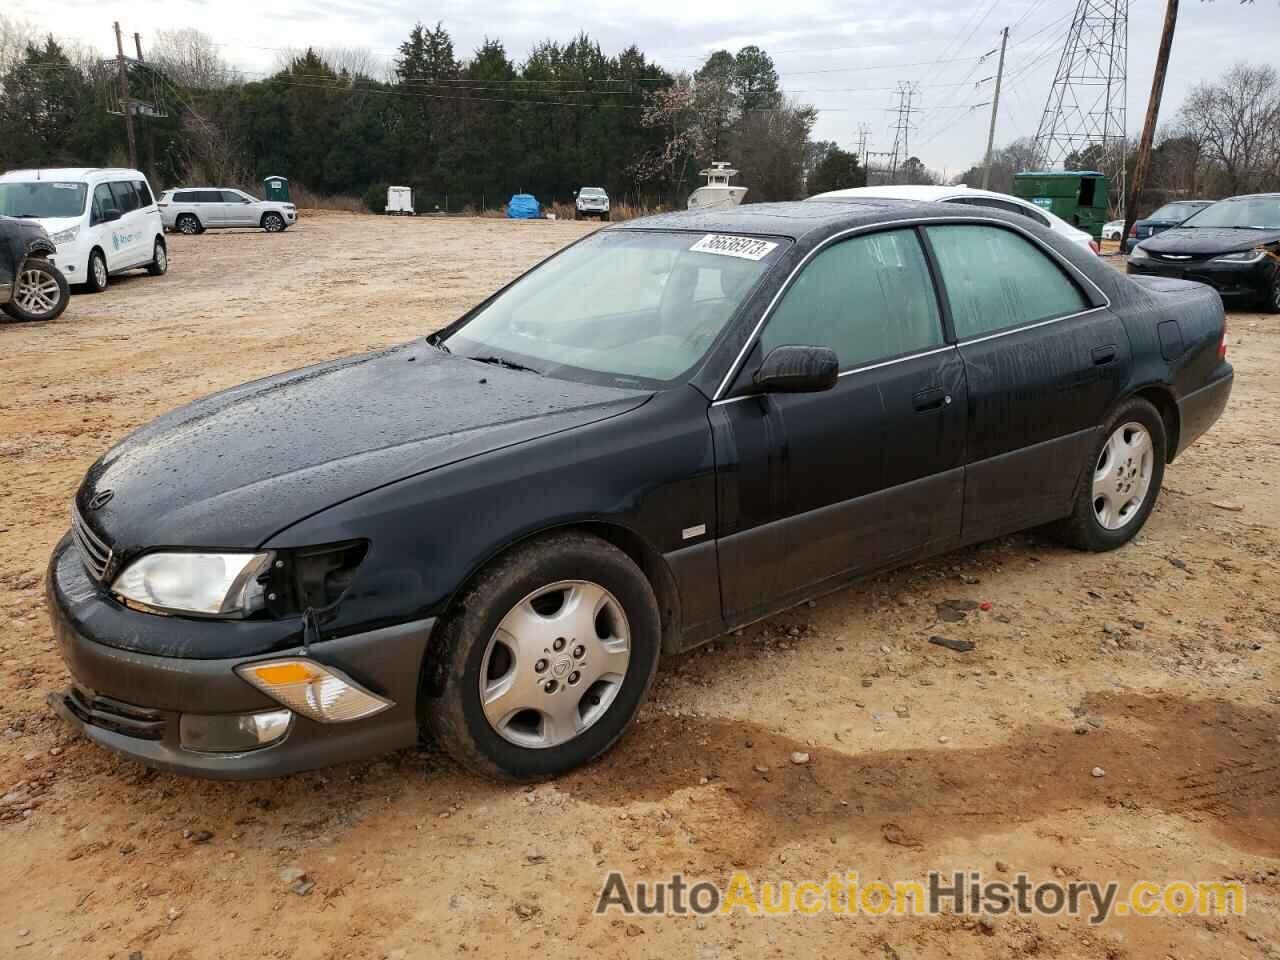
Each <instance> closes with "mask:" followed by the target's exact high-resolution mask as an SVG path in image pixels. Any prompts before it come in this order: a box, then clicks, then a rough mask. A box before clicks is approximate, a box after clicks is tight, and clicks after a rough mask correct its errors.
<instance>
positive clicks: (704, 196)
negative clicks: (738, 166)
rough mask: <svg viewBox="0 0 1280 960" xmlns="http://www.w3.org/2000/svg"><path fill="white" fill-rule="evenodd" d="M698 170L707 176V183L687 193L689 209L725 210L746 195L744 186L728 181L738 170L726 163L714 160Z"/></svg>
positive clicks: (738, 202) (734, 205) (736, 203)
mask: <svg viewBox="0 0 1280 960" xmlns="http://www.w3.org/2000/svg"><path fill="white" fill-rule="evenodd" d="M698 172H699V173H700V174H701V175H702V176H704V177H706V178H707V183H706V185H705V186H702V187H699V188H698V189H697V190H695V191H693V193H691V194H689V209H690V210H727V209H728V208H730V207H736V206H737V205H738V204H740V203H741V202H742V198H743V197H745V196H746V195H747V188H746V187H739V186H736V185H735V184H731V183H730V182H729V180H730V179H732V178H733V177H736V176H737V175H738V171H737V170H734V169H732V168H731V167H730V166H729V164H727V163H721V162H714V163H712V164H711V166H710V167H708V168H707V169H706V170H700V171H698Z"/></svg>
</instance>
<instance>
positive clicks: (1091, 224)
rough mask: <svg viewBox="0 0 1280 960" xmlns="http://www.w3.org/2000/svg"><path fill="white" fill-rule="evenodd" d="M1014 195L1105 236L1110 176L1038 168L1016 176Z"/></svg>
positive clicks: (1095, 236) (1072, 223)
mask: <svg viewBox="0 0 1280 960" xmlns="http://www.w3.org/2000/svg"><path fill="white" fill-rule="evenodd" d="M1013 195H1014V196H1015V197H1021V198H1022V199H1023V200H1028V201H1030V202H1031V203H1034V204H1035V205H1036V206H1038V207H1044V209H1046V210H1050V211H1052V212H1053V213H1056V214H1057V215H1058V216H1059V217H1061V218H1062V219H1063V220H1065V221H1067V223H1069V224H1071V225H1072V226H1074V227H1079V228H1080V229H1081V230H1084V231H1085V232H1086V233H1089V234H1090V235H1092V236H1093V238H1094V239H1095V240H1101V239H1102V225H1103V224H1104V223H1106V222H1107V211H1108V204H1109V202H1110V196H1111V178H1110V177H1108V176H1107V175H1106V174H1103V173H1098V171H1096V170H1038V171H1034V172H1031V171H1029V172H1027V173H1016V174H1014V176H1013Z"/></svg>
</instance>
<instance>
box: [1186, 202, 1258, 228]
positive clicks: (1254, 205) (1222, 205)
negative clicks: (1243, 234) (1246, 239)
mask: <svg viewBox="0 0 1280 960" xmlns="http://www.w3.org/2000/svg"><path fill="white" fill-rule="evenodd" d="M1182 225H1183V226H1184V227H1235V228H1237V229H1241V230H1280V196H1273V197H1241V198H1240V199H1238V200H1219V201H1218V202H1217V203H1215V204H1213V206H1210V207H1205V208H1204V209H1203V210H1201V211H1200V212H1199V213H1197V214H1196V215H1195V216H1193V217H1192V218H1191V219H1189V220H1186V221H1184V222H1183V224H1182Z"/></svg>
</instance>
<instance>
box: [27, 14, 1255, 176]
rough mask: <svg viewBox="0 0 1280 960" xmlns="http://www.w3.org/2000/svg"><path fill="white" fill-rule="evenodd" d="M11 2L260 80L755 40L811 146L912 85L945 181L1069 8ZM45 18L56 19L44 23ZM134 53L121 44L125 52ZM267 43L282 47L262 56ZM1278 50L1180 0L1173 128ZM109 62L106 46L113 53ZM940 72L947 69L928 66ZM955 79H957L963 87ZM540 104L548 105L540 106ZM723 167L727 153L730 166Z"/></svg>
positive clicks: (62, 27) (1140, 25)
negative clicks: (420, 24)
mask: <svg viewBox="0 0 1280 960" xmlns="http://www.w3.org/2000/svg"><path fill="white" fill-rule="evenodd" d="M13 3H14V0H9V3H8V4H6V6H7V7H8V10H7V12H8V13H9V15H11V16H16V17H17V18H18V19H25V20H28V21H30V22H32V23H35V24H37V25H40V26H43V25H46V24H47V25H48V29H49V30H51V31H52V32H54V33H55V34H58V35H61V36H70V37H74V38H75V39H77V40H79V41H81V42H83V43H86V44H90V45H93V46H96V47H98V48H100V49H102V50H103V51H106V50H108V49H109V48H113V46H114V39H113V34H112V29H111V24H112V20H113V19H114V18H115V17H120V18H121V24H122V26H123V28H124V30H125V35H126V38H128V37H130V36H131V35H132V33H133V32H134V31H139V32H141V34H142V39H143V43H144V52H145V44H146V43H147V39H148V37H150V36H153V35H154V34H155V32H156V31H158V30H172V29H178V28H181V27H195V28H197V29H199V30H202V31H204V32H206V33H207V34H209V35H210V36H211V37H212V38H213V39H214V40H215V41H216V42H217V43H218V44H220V45H221V50H222V52H223V54H224V55H225V57H226V58H227V60H228V61H229V62H230V63H231V64H232V65H233V66H236V67H238V68H240V69H242V70H245V71H248V72H261V71H266V70H269V69H270V68H271V67H272V66H273V64H274V63H275V62H276V60H277V57H278V56H279V54H278V52H277V49H281V48H288V47H305V46H307V45H313V46H318V47H328V46H343V47H365V48H368V49H369V50H370V51H372V52H373V53H374V54H376V55H377V56H378V61H379V62H380V63H388V62H389V61H390V58H391V57H392V56H394V54H395V50H396V46H397V45H398V44H399V43H400V42H401V41H402V40H403V39H404V38H405V36H406V35H407V34H408V32H409V30H410V29H411V27H412V26H413V24H414V22H415V21H416V20H419V19H422V20H424V21H427V22H428V23H433V22H434V21H436V20H442V21H443V22H444V24H445V26H446V27H447V28H448V29H449V31H450V33H451V34H452V35H453V38H454V44H455V49H456V51H457V53H458V54H459V56H463V57H465V56H468V55H469V54H470V52H471V51H472V50H474V49H475V47H476V46H478V45H479V44H480V42H481V41H482V40H483V38H484V37H485V36H486V35H487V36H489V37H494V38H497V39H500V40H502V41H503V43H504V44H505V45H506V48H507V52H508V54H509V55H510V56H511V57H512V58H513V59H517V60H518V59H521V58H522V57H523V56H524V55H525V54H526V53H527V52H528V51H529V49H530V47H531V46H532V45H533V44H534V43H536V42H537V41H539V40H543V39H547V38H551V39H556V40H567V39H569V38H570V37H571V36H572V35H573V34H575V33H576V32H577V31H579V30H585V31H587V32H588V33H589V34H591V36H592V37H594V38H596V39H597V40H598V41H599V42H600V44H601V45H602V46H603V47H604V49H605V52H606V53H610V54H612V53H616V52H617V51H619V50H621V49H622V48H624V47H626V46H627V45H629V44H631V43H635V44H637V45H638V46H639V47H640V48H641V49H642V50H643V51H645V53H646V54H648V55H649V56H650V58H651V59H654V60H656V61H657V62H659V63H660V64H662V65H663V66H664V67H666V68H667V69H669V70H673V71H674V70H681V69H693V68H695V67H697V65H698V64H699V62H700V60H701V59H702V57H704V56H705V55H706V53H707V52H709V51H711V50H715V49H718V48H721V47H724V48H728V49H730V50H736V49H737V48H738V47H740V46H743V45H745V44H749V43H754V44H758V45H760V46H762V47H764V48H765V49H766V50H767V51H769V53H770V54H771V55H772V56H773V58H774V61H775V63H776V64H777V67H778V71H779V73H780V74H781V75H782V83H783V87H784V88H785V89H786V90H787V91H788V92H790V93H792V94H794V96H795V98H796V99H798V100H801V101H803V102H807V103H811V104H813V105H815V106H817V107H818V108H819V109H820V111H821V113H820V114H819V118H818V123H817V126H816V128H815V130H814V136H815V137H816V138H820V139H825V140H836V141H838V142H840V144H841V145H842V146H845V147H846V148H853V147H856V146H857V130H858V124H859V123H866V124H869V125H870V127H871V132H870V144H869V149H870V150H888V149H890V148H891V147H892V142H893V132H892V128H891V123H892V120H893V118H894V114H893V113H892V112H891V110H890V108H891V106H892V105H893V103H894V102H895V98H894V93H893V88H894V87H895V86H896V84H897V83H898V82H899V81H915V82H918V83H919V84H920V95H919V98H918V100H917V101H916V102H917V104H918V105H919V106H920V108H921V111H920V112H919V113H917V114H915V116H914V117H913V121H914V123H915V124H916V125H917V129H916V130H914V131H913V132H912V134H911V152H912V153H915V154H918V155H919V156H920V157H921V158H922V159H923V160H924V161H925V163H926V164H927V165H928V166H929V167H931V168H933V169H936V170H939V171H948V172H949V173H951V174H955V173H956V172H958V171H960V170H962V169H964V168H965V167H967V166H968V165H969V164H971V163H973V162H975V161H977V160H978V159H980V157H981V156H982V152H983V149H984V147H985V144H986V134H987V124H988V122H989V118H990V114H989V111H990V107H989V106H979V107H974V108H973V109H970V107H971V106H972V105H974V104H980V103H982V102H983V101H990V99H991V92H992V86H993V84H992V83H991V82H990V81H987V82H985V83H982V84H980V85H979V86H978V87H976V88H975V87H973V86H972V84H973V82H974V81H980V80H982V79H983V78H986V77H990V76H992V75H994V73H995V70H996V57H995V56H994V55H991V56H990V57H988V59H986V60H985V61H982V62H979V61H978V59H977V58H978V57H980V56H982V55H983V54H986V53H988V52H989V51H992V50H994V49H995V48H997V47H998V46H999V33H1000V28H1001V27H1003V26H1010V27H1013V28H1014V29H1013V30H1012V32H1011V33H1010V41H1009V52H1008V58H1007V61H1006V73H1005V75H1006V78H1007V80H1006V84H1005V88H1004V92H1003V94H1002V97H1001V104H1000V116H999V118H998V122H997V127H996V143H997V144H1000V143H1004V142H1007V141H1009V140H1012V139H1014V138H1016V137H1019V136H1031V135H1033V134H1034V133H1035V131H1036V126H1037V124H1038V122H1039V119H1040V114H1041V111H1042V110H1043V108H1044V102H1045V98H1046V96H1047V94H1048V91H1049V85H1050V83H1051V82H1052V79H1053V73H1054V69H1055V67H1056V66H1057V61H1058V55H1059V54H1060V52H1061V49H1062V44H1063V37H1064V35H1065V31H1066V28H1067V26H1068V24H1069V23H1070V19H1071V12H1072V10H1073V9H1074V7H1075V3H1074V0H978V2H975V3H955V2H947V0H912V2H909V3H904V2H890V0H839V2H837V0H788V2H783V3H780V2H777V0H738V2H736V3H715V2H704V3H689V2H687V0H648V2H646V3H643V4H640V3H636V2H635V0H595V2H593V3H590V4H586V3H581V2H569V0H532V2H530V0H519V2H517V0H483V2H474V3H464V2H459V0H446V2H443V3H437V4H434V5H430V6H427V5H423V4H415V3H409V2H407V0H272V2H270V3H254V2H249V0H163V2H159V0H135V2H117V3H115V4H111V5H109V6H108V5H105V4H102V3H101V2H99V0H62V2H59V3H57V4H55V5H54V6H53V7H50V5H49V4H48V3H47V2H45V0H16V8H15V7H13V6H12V4H13ZM51 10H56V11H57V16H56V17H50V16H49V12H50V11H51ZM1163 15H1164V3H1163V0H1133V3H1132V6H1131V9H1130V20H1129V95H1128V105H1129V131H1130V135H1136V134H1137V133H1138V132H1139V131H1140V128H1141V124H1142V117H1143V114H1144V111H1145V109H1146V96H1147V90H1148V87H1149V85H1150V82H1151V72H1152V66H1153V64H1154V60H1155V51H1156V44H1157V41H1158V38H1159V32H1160V25H1161V22H1162V19H1163ZM128 42H129V43H130V44H131V41H128ZM272 48H277V49H272ZM1278 48H1280V5H1278V4H1277V2H1276V0H1258V2H1256V3H1254V4H1252V5H1246V6H1241V5H1239V4H1238V3H1237V2H1236V0H1217V2H1216V3H1204V2H1198V0H1184V2H1183V3H1182V6H1181V15H1180V19H1179V26H1178V34H1177V39H1176V40H1175V42H1174V46H1173V59H1172V63H1171V65H1170V70H1169V79H1168V83H1167V86H1166V91H1165V110H1164V114H1163V116H1164V117H1165V119H1170V118H1172V116H1173V115H1174V113H1175V112H1176V110H1177V107H1178V105H1179V104H1180V103H1181V101H1182V98H1183V96H1184V94H1185V93H1186V91H1187V90H1188V89H1189V88H1190V87H1191V86H1192V85H1194V84H1195V83H1197V82H1199V81H1201V80H1204V79H1211V78H1213V77H1215V76H1217V75H1218V74H1219V73H1220V72H1221V71H1222V70H1223V69H1224V67H1226V66H1227V65H1229V64H1231V63H1232V62H1233V61H1236V60H1246V61H1250V62H1254V63H1263V62H1272V63H1274V62H1275V59H1276V51H1277V49H1278ZM111 52H112V53H114V49H111ZM938 61H944V62H938ZM962 82H963V83H962ZM548 109H550V108H548ZM725 159H727V160H732V159H733V158H732V157H726V158H725Z"/></svg>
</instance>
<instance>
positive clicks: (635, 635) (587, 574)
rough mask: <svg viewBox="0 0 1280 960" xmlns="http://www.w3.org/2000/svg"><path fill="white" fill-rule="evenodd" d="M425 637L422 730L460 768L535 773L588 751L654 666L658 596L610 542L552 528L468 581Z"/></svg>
mask: <svg viewBox="0 0 1280 960" xmlns="http://www.w3.org/2000/svg"><path fill="white" fill-rule="evenodd" d="M439 629H440V633H439V635H438V637H437V638H436V640H435V641H434V642H433V643H432V651H431V653H430V654H429V656H430V658H431V659H430V661H429V663H430V669H431V671H432V673H431V674H430V675H429V676H427V677H426V685H425V686H426V689H425V690H424V710H423V714H424V719H425V722H426V726H427V729H428V730H429V731H430V732H431V733H432V734H433V735H434V736H435V738H436V740H437V741H438V742H439V743H440V745H441V746H443V747H444V748H445V749H446V750H447V751H448V752H449V753H450V754H451V755H452V756H453V757H454V759H456V760H457V761H458V762H459V763H460V764H462V765H463V766H464V767H466V768H468V769H469V770H472V771H474V772H476V773H480V774H483V775H485V776H489V777H494V778H497V779H503V780H538V779H543V778H546V777H553V776H556V775H558V774H562V773H565V772H566V771H569V770H572V769H573V768H574V767H577V766H580V765H582V764H584V763H587V762H588V761H590V760H592V759H594V758H595V757H598V756H599V755H600V754H602V753H604V752H605V751H606V750H608V749H609V747H611V746H612V745H613V744H614V742H615V741H617V739H618V738H619V737H620V736H621V735H622V733H623V731H624V730H625V729H626V728H627V726H628V725H629V724H630V722H631V719H632V718H633V717H634V716H635V713H636V710H637V709H638V708H639V706H640V704H641V702H642V701H643V700H644V698H645V695H646V694H647V693H648V691H649V687H650V685H651V684H652V682H653V677H654V674H655V672H656V670H657V666H658V653H659V647H660V643H661V626H660V621H659V615H658V604H657V600H656V599H655V597H654V594H653V589H652V587H651V586H650V585H649V581H648V580H647V579H645V576H644V574H643V573H642V572H641V570H640V568H639V567H637V566H636V565H635V563H633V562H632V560H631V558H630V557H628V556H627V555H626V554H625V553H623V552H622V551H621V550H619V549H617V548H616V547H614V546H612V545H610V544H608V543H606V542H605V541H603V540H600V539H599V538H597V537H593V536H590V535H587V534H583V533H561V534H555V535H552V536H548V537H546V538H543V539H540V540H536V541H534V542H532V543H529V544H527V545H525V546H522V547H518V548H516V549H514V550H512V551H511V552H509V553H507V554H506V555H504V556H502V557H500V558H499V559H497V560H496V561H494V562H493V563H492V564H491V565H490V566H489V567H488V568H487V569H486V570H484V571H483V572H482V573H481V574H480V575H479V577H477V578H476V580H475V582H474V583H473V584H472V585H471V586H469V587H468V588H467V589H466V591H465V593H464V594H463V595H462V597H461V598H460V600H459V602H458V603H457V605H456V608H455V610H454V611H453V612H452V613H451V615H450V616H449V617H448V619H447V620H446V621H445V622H444V623H443V624H442V625H441V626H440V628H439Z"/></svg>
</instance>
